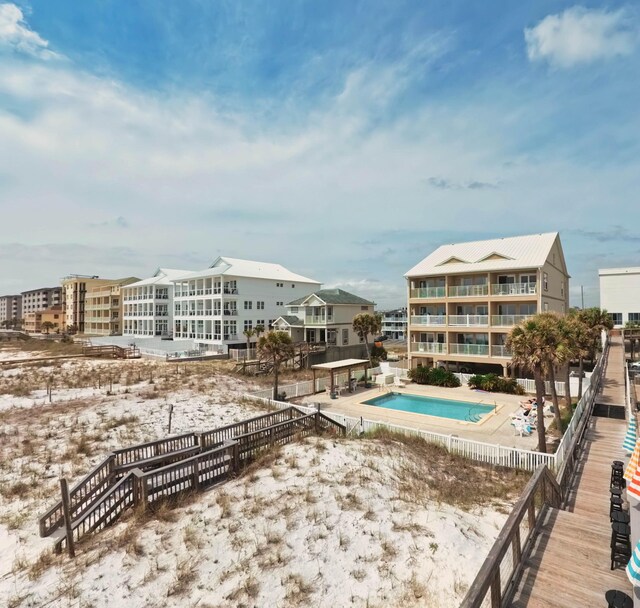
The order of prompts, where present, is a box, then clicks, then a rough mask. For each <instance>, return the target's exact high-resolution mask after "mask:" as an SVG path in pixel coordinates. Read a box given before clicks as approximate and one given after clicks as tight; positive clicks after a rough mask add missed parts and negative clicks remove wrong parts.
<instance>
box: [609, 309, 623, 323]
mask: <svg viewBox="0 0 640 608" xmlns="http://www.w3.org/2000/svg"><path fill="white" fill-rule="evenodd" d="M609 314H610V315H611V318H612V319H613V324H614V325H622V313H621V312H610V313H609Z"/></svg>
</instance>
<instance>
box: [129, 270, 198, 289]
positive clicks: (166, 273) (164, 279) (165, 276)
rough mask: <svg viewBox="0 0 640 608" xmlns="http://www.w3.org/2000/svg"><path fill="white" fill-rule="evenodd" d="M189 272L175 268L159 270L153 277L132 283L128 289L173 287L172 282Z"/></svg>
mask: <svg viewBox="0 0 640 608" xmlns="http://www.w3.org/2000/svg"><path fill="white" fill-rule="evenodd" d="M188 273H189V271H188V270H176V269H175V268H158V270H156V271H155V273H154V274H153V276H152V277H149V278H148V279H142V281H137V282H136V283H131V284H130V285H127V287H143V286H144V285H171V281H172V280H173V279H174V278H175V277H178V276H184V275H185V274H188Z"/></svg>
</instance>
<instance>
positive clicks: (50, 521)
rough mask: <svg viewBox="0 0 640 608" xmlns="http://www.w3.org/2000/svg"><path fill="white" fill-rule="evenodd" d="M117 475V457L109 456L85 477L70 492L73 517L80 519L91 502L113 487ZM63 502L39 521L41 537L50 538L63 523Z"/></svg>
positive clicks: (52, 508)
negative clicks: (115, 474)
mask: <svg viewBox="0 0 640 608" xmlns="http://www.w3.org/2000/svg"><path fill="white" fill-rule="evenodd" d="M114 473H115V455H114V454H109V455H108V456H107V457H106V458H105V460H103V461H102V462H101V463H100V464H99V465H98V466H96V467H95V468H94V469H93V470H92V471H91V472H90V473H88V474H87V475H85V476H84V477H83V478H82V479H81V480H80V481H79V482H78V483H77V484H76V485H75V486H73V487H72V488H71V490H70V491H69V508H70V512H71V516H72V517H74V518H75V517H78V516H79V515H81V513H82V511H83V510H86V509H87V508H89V506H90V505H91V502H92V501H93V500H95V499H96V498H97V497H99V496H101V495H102V494H103V493H104V491H105V490H106V489H107V488H108V487H109V486H110V485H111V483H112V482H113V480H114ZM63 519H64V513H63V510H62V501H59V502H57V503H56V504H55V505H54V506H53V507H51V509H49V510H48V511H47V512H46V513H45V514H44V515H42V517H40V519H39V528H40V536H49V535H50V534H51V533H52V532H53V531H54V530H55V529H56V528H58V527H60V526H61V525H62V523H63Z"/></svg>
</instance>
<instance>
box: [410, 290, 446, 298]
mask: <svg viewBox="0 0 640 608" xmlns="http://www.w3.org/2000/svg"><path fill="white" fill-rule="evenodd" d="M445 294H446V290H445V288H444V287H418V288H416V289H412V290H411V291H410V295H411V297H412V298H444V296H445Z"/></svg>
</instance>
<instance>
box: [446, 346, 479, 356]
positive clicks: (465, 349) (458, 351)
mask: <svg viewBox="0 0 640 608" xmlns="http://www.w3.org/2000/svg"><path fill="white" fill-rule="evenodd" d="M449 354H451V355H473V356H486V355H488V354H489V345H488V344H449Z"/></svg>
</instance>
